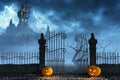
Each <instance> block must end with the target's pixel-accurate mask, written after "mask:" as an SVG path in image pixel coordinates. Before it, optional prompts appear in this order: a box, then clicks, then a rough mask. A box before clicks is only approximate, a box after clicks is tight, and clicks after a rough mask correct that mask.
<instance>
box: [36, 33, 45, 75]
mask: <svg viewBox="0 0 120 80" xmlns="http://www.w3.org/2000/svg"><path fill="white" fill-rule="evenodd" d="M38 43H39V71H40V74H41V72H42V68H43V67H45V44H46V39H44V34H43V33H41V37H40V39H39V40H38ZM41 75H42V74H41Z"/></svg>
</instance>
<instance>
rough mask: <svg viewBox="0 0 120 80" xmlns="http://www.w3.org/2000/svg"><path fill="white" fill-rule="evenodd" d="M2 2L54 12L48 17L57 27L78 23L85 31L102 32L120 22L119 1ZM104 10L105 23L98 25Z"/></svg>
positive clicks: (56, 0)
mask: <svg viewBox="0 0 120 80" xmlns="http://www.w3.org/2000/svg"><path fill="white" fill-rule="evenodd" d="M1 2H2V4H6V3H8V4H9V3H12V2H14V3H17V4H18V6H20V5H21V4H22V3H25V4H26V5H28V6H29V7H31V8H32V9H33V8H34V9H37V10H39V11H40V12H41V13H43V14H44V13H48V11H53V12H54V13H53V14H52V15H48V19H49V20H50V21H51V23H53V24H55V25H57V26H58V25H61V26H63V25H66V26H68V27H71V26H72V23H73V22H75V21H76V22H78V23H77V24H78V26H79V28H82V29H84V30H85V31H95V32H100V31H102V30H107V27H109V26H110V25H111V23H112V25H115V24H119V22H120V18H119V17H120V15H119V14H120V9H119V8H118V7H119V4H118V2H119V0H19V1H18V0H17V1H16V0H6V1H5V0H3V1H1ZM102 8H103V9H104V10H103V12H102V13H101V15H102V20H104V22H102V21H101V22H99V21H98V23H99V24H97V25H96V21H95V18H96V17H99V13H100V12H99V10H100V9H102ZM89 13H90V14H89ZM87 14H89V16H87ZM96 15H97V16H96ZM90 16H92V17H90ZM81 22H82V25H81ZM70 23H71V24H70ZM104 23H107V25H104ZM80 25H81V26H80ZM78 26H77V27H78ZM74 27H75V26H74Z"/></svg>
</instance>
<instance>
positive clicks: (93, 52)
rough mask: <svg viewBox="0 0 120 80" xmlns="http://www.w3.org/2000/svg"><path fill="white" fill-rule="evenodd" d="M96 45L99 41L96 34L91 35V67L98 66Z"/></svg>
mask: <svg viewBox="0 0 120 80" xmlns="http://www.w3.org/2000/svg"><path fill="white" fill-rule="evenodd" d="M96 44H97V39H95V37H94V33H91V38H90V39H89V50H90V65H96Z"/></svg>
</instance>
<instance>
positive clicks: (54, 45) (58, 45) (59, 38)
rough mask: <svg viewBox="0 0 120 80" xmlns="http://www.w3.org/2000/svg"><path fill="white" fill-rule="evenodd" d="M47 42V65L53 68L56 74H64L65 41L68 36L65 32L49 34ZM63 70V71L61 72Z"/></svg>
mask: <svg viewBox="0 0 120 80" xmlns="http://www.w3.org/2000/svg"><path fill="white" fill-rule="evenodd" d="M45 38H46V40H47V45H46V46H47V47H46V54H45V57H46V58H45V59H46V65H47V66H52V68H53V69H54V73H60V72H64V62H65V52H66V49H65V39H66V34H65V32H64V31H61V32H58V33H56V32H55V31H54V32H51V33H50V32H49V31H48V32H47V33H46V36H45ZM61 69H62V70H61Z"/></svg>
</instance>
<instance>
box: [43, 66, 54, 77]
mask: <svg viewBox="0 0 120 80" xmlns="http://www.w3.org/2000/svg"><path fill="white" fill-rule="evenodd" d="M52 74H53V69H52V68H51V67H49V66H47V67H44V68H43V69H42V75H44V76H46V77H49V76H51V75H52Z"/></svg>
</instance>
